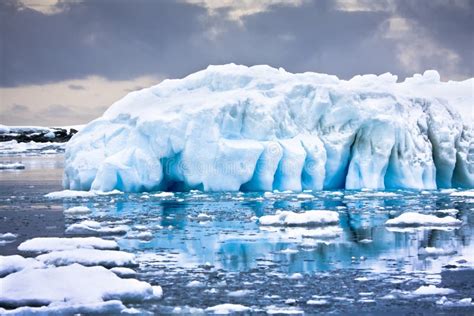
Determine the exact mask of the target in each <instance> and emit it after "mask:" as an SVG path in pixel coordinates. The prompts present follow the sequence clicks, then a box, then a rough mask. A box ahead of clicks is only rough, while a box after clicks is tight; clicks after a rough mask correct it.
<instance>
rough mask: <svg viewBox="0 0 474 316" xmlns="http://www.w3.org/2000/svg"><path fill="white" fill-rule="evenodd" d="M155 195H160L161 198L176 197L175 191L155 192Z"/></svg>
mask: <svg viewBox="0 0 474 316" xmlns="http://www.w3.org/2000/svg"><path fill="white" fill-rule="evenodd" d="M153 196H154V197H159V198H172V197H174V193H173V192H160V193H156V194H153Z"/></svg>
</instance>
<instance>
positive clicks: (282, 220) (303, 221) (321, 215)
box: [259, 210, 339, 226]
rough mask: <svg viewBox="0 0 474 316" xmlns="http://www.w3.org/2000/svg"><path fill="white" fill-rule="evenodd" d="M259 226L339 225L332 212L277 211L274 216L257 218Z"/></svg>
mask: <svg viewBox="0 0 474 316" xmlns="http://www.w3.org/2000/svg"><path fill="white" fill-rule="evenodd" d="M259 223H260V225H272V226H317V225H327V224H337V223H339V214H338V213H337V212H334V211H326V210H310V211H305V212H301V213H296V212H291V211H277V212H276V214H275V215H264V216H261V217H260V218H259Z"/></svg>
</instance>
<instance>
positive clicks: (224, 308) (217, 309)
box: [206, 303, 250, 315]
mask: <svg viewBox="0 0 474 316" xmlns="http://www.w3.org/2000/svg"><path fill="white" fill-rule="evenodd" d="M249 311H250V307H247V306H244V305H240V304H229V303H227V304H219V305H216V306H212V307H208V308H206V312H208V313H211V314H217V315H225V314H231V313H244V312H249Z"/></svg>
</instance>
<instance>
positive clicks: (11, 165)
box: [0, 162, 25, 170]
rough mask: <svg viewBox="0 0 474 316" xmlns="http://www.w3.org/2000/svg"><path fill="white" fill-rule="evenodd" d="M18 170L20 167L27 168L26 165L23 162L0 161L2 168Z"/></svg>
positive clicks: (0, 167)
mask: <svg viewBox="0 0 474 316" xmlns="http://www.w3.org/2000/svg"><path fill="white" fill-rule="evenodd" d="M8 169H13V170H15V169H16V170H18V169H25V165H24V164H22V163H21V162H12V163H0V170H8Z"/></svg>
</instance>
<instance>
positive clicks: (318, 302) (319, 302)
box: [306, 299, 329, 306]
mask: <svg viewBox="0 0 474 316" xmlns="http://www.w3.org/2000/svg"><path fill="white" fill-rule="evenodd" d="M306 304H308V305H318V306H322V305H328V304H329V301H328V300H325V299H320V300H308V301H307V302H306Z"/></svg>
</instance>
